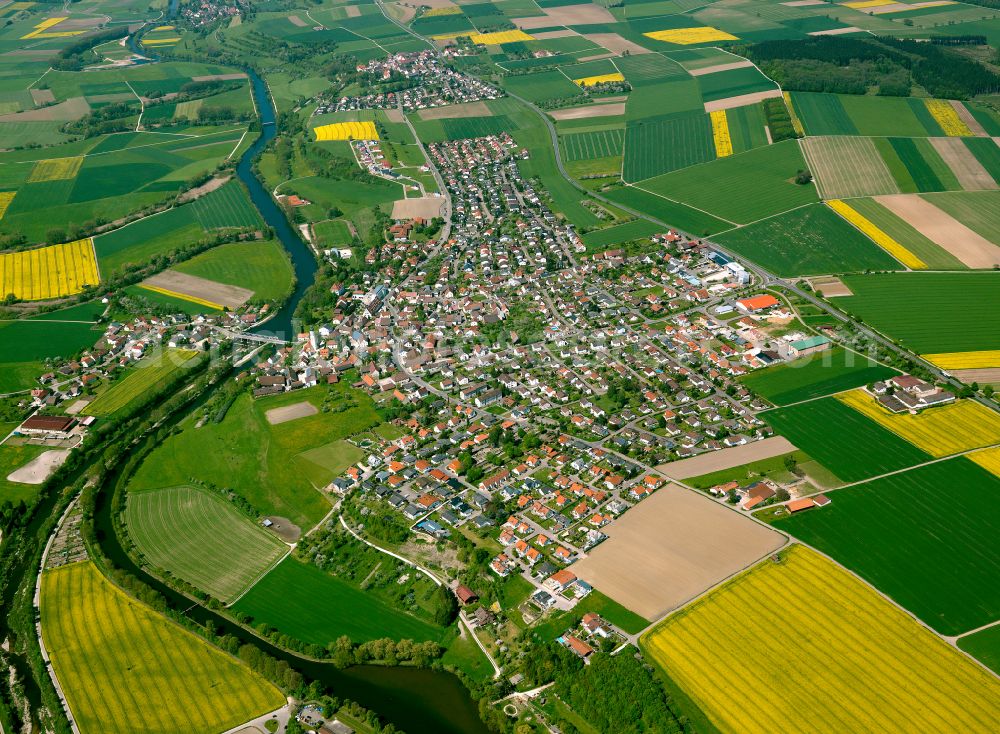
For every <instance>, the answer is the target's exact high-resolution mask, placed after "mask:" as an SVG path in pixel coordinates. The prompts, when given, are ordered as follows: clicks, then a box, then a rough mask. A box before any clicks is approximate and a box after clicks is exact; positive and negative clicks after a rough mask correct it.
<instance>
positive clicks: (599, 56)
mask: <svg viewBox="0 0 1000 734" xmlns="http://www.w3.org/2000/svg"><path fill="white" fill-rule="evenodd" d="M612 56H615V54H613V53H611V52H610V51H605V52H604V53H602V54H594V55H593V56H582V57H580V58H579V59H578V61H579V62H580V63H583V62H584V61H598V60H599V59H607V58H610V57H612Z"/></svg>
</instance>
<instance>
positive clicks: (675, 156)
mask: <svg viewBox="0 0 1000 734" xmlns="http://www.w3.org/2000/svg"><path fill="white" fill-rule="evenodd" d="M713 158H715V145H714V143H713V142H712V125H711V123H710V122H709V119H708V115H706V114H704V113H702V112H694V113H689V114H684V115H678V116H676V117H670V118H664V119H659V120H640V121H638V122H633V123H630V124H629V126H628V131H627V134H626V135H625V164H624V172H623V175H622V178H624V179H625V180H626V181H641V180H642V179H646V178H652V177H653V176H658V175H660V174H661V173H667V172H669V171H675V170H677V169H678V168H684V167H686V166H693V165H695V164H696V163H704V162H706V161H710V160H712V159H713Z"/></svg>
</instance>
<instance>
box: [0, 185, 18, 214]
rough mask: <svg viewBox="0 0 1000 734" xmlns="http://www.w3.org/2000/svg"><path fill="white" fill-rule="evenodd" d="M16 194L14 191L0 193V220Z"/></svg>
mask: <svg viewBox="0 0 1000 734" xmlns="http://www.w3.org/2000/svg"><path fill="white" fill-rule="evenodd" d="M16 194H17V192H16V191H0V219H3V215H4V214H6V213H7V208H8V207H9V206H10V203H11V202H12V201H14V196H15V195H16Z"/></svg>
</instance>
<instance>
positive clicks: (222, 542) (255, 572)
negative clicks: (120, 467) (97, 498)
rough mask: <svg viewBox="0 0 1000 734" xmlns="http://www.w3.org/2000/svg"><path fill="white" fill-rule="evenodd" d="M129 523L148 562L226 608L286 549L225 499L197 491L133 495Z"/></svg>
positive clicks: (128, 509) (169, 490)
mask: <svg viewBox="0 0 1000 734" xmlns="http://www.w3.org/2000/svg"><path fill="white" fill-rule="evenodd" d="M125 524H126V525H127V526H128V532H129V535H130V536H132V540H134V541H135V544H136V546H137V547H138V548H139V551H140V552H141V553H142V554H143V555H144V556H145V557H146V559H147V560H148V561H149V562H150V563H152V564H153V565H154V566H156V567H158V568H161V569H163V570H166V571H169V572H170V573H172V574H174V575H176V576H178V577H179V578H181V579H183V580H184V581H187V582H188V583H189V584H192V585H194V586H197V587H198V588H199V589H201V590H202V591H205V592H207V593H209V594H211V595H212V596H214V597H215V598H216V599H219V600H221V601H223V602H226V603H228V602H230V601H232V600H233V599H235V598H236V597H237V596H239V595H240V594H241V593H242V592H243V590H244V589H246V588H247V587H248V586H250V584H252V583H253V582H254V581H256V580H257V578H259V577H260V575H261V574H262V573H264V572H265V571H266V570H267V569H268V568H269V567H270V566H271V565H272V564H274V563H275V562H276V561H277V560H278V559H279V558H281V556H282V555H283V554H284V553H285V552H286V551H287V550H288V547H287V546H286V545H285V544H284V543H282V542H281V541H280V540H278V539H277V538H276V537H275V536H274V535H272V534H271V533H269V532H267V531H266V530H264V529H263V528H261V527H259V526H257V525H255V524H254V523H253V521H251V520H250V519H249V518H247V517H246V516H245V515H243V514H241V513H240V512H239V511H237V510H236V509H235V508H234V507H232V506H231V505H230V504H229V503H228V502H226V501H225V500H224V499H222V498H221V497H219V496H217V495H215V494H213V493H211V492H210V491H209V490H206V489H201V488H198V487H168V488H166V489H156V490H150V491H148V492H129V495H128V505H127V507H126V509H125Z"/></svg>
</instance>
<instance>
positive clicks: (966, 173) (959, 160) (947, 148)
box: [930, 138, 997, 191]
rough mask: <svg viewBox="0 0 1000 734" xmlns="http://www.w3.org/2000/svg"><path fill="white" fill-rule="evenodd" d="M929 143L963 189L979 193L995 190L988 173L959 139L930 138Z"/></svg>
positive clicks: (995, 186) (995, 183)
mask: <svg viewBox="0 0 1000 734" xmlns="http://www.w3.org/2000/svg"><path fill="white" fill-rule="evenodd" d="M930 141H931V145H932V146H933V147H934V150H936V151H937V152H938V155H940V156H941V158H942V159H943V160H944V162H945V164H946V165H947V166H948V168H950V169H951V172H952V173H954V174H955V178H957V179H958V183H959V185H961V187H962V188H963V189H965V190H966V191H981V190H984V189H995V188H997V182H996V181H994V180H993V177H992V176H991V175H990V172H989V171H987V170H986V169H985V168H984V167H983V164H982V163H980V162H979V161H978V160H976V157H975V156H974V155H972V151H970V150H969V149H968V148H966V147H965V143H963V142H962V139H961V138H931V139H930Z"/></svg>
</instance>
